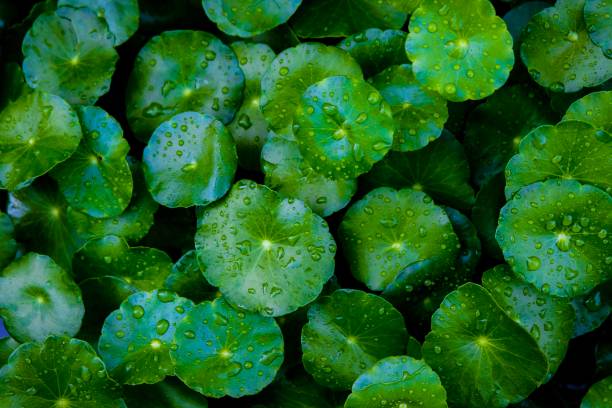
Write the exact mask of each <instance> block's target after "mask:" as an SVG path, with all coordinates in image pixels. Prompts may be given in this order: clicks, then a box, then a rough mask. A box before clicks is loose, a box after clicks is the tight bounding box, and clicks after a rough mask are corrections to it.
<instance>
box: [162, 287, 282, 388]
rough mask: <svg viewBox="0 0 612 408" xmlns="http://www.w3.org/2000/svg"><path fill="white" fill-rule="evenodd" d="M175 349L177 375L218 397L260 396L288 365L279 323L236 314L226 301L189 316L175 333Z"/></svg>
mask: <svg viewBox="0 0 612 408" xmlns="http://www.w3.org/2000/svg"><path fill="white" fill-rule="evenodd" d="M176 345H177V347H176V348H175V349H172V350H171V355H172V358H173V360H174V361H176V375H177V376H178V377H179V378H180V379H181V380H182V381H183V382H184V383H185V384H187V385H188V386H189V387H190V388H192V389H194V390H195V391H197V392H199V393H201V394H204V395H206V396H209V397H215V398H219V397H223V396H225V395H229V396H230V397H233V398H238V397H241V396H244V395H252V394H256V393H258V392H259V391H261V390H262V389H263V388H264V387H265V386H266V385H268V384H269V383H270V382H272V380H273V379H274V377H275V375H276V372H277V371H278V369H279V367H280V365H281V364H282V362H283V336H282V334H281V331H280V329H279V327H278V325H277V324H276V322H275V321H274V319H272V318H269V317H263V316H260V315H258V314H255V313H249V312H246V311H241V310H236V309H234V308H232V307H231V306H230V305H229V304H228V303H227V302H226V301H225V300H224V299H223V298H219V299H216V300H214V301H213V302H203V303H200V304H199V305H197V306H195V307H194V308H193V309H192V310H191V311H189V312H188V313H187V315H186V316H185V319H183V321H182V322H181V323H180V324H179V325H178V326H177V328H176Z"/></svg>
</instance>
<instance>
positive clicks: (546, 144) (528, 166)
mask: <svg viewBox="0 0 612 408" xmlns="http://www.w3.org/2000/svg"><path fill="white" fill-rule="evenodd" d="M611 156H612V137H611V136H610V135H609V134H608V133H605V132H603V131H598V130H596V129H595V128H594V127H592V126H591V125H589V124H588V123H584V122H578V121H574V120H571V121H565V122H561V123H559V124H558V125H556V126H550V125H546V126H540V127H538V128H536V129H534V130H533V131H532V132H531V133H529V134H528V135H527V136H526V137H525V138H524V139H523V140H522V141H521V144H520V145H519V152H518V154H517V155H515V156H514V157H512V159H510V162H509V163H508V165H507V166H506V197H507V198H510V197H512V194H514V193H515V192H517V191H518V190H519V189H520V188H521V187H524V186H527V185H529V184H532V183H535V182H536V181H541V180H546V179H549V178H560V179H573V180H578V181H580V182H581V183H586V184H592V185H594V186H597V187H599V188H601V189H604V190H605V191H607V192H612V180H610V174H612V160H610V157H611Z"/></svg>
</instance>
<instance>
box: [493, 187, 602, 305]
mask: <svg viewBox="0 0 612 408" xmlns="http://www.w3.org/2000/svg"><path fill="white" fill-rule="evenodd" d="M611 230H612V197H610V195H609V194H607V193H605V192H604V191H602V190H600V189H598V188H595V187H593V186H589V185H581V184H580V183H578V182H577V181H573V180H548V181H544V182H538V183H534V184H530V185H529V186H527V187H524V188H522V189H521V190H519V191H518V192H517V193H516V194H515V195H514V197H513V198H512V200H510V201H508V203H507V204H506V205H505V206H504V208H502V210H501V214H500V217H499V226H498V228H497V232H496V238H497V242H498V243H499V246H500V247H501V249H502V251H503V253H504V257H505V258H506V261H508V264H509V265H510V267H511V268H512V270H513V271H514V273H515V274H517V275H518V276H520V277H522V278H523V279H524V280H525V281H527V282H529V283H531V284H533V285H534V286H536V288H538V289H539V290H541V291H542V292H544V293H550V294H551V295H554V296H560V297H574V296H580V295H584V294H586V293H588V292H589V291H590V290H591V289H593V288H594V287H595V286H597V285H598V284H599V283H601V282H603V281H606V280H608V279H610V277H611V276H610V274H611V272H612V270H611V269H610V264H611V263H612V246H610V245H609V239H610V237H609V236H608V235H609V233H608V231H611Z"/></svg>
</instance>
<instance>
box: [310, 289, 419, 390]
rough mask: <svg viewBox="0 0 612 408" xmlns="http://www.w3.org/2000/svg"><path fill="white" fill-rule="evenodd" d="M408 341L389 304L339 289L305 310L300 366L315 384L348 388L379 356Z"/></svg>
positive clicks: (398, 351) (400, 320)
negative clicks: (301, 364) (301, 365)
mask: <svg viewBox="0 0 612 408" xmlns="http://www.w3.org/2000/svg"><path fill="white" fill-rule="evenodd" d="M407 341H408V332H407V331H406V327H405V324H404V318H403V317H402V315H401V314H400V313H399V312H398V311H397V310H396V309H395V308H394V307H393V306H392V305H391V304H390V303H389V302H387V301H386V300H384V299H383V298H381V297H379V296H376V295H373V294H370V293H366V292H362V291H360V290H351V289H340V290H337V291H335V292H334V293H332V294H331V295H330V296H324V297H322V298H321V299H320V300H319V301H318V302H317V303H316V304H314V305H313V306H311V307H310V309H309V310H308V323H307V324H306V325H304V327H303V328H302V352H303V355H302V362H303V364H304V368H305V369H306V371H307V372H308V373H310V374H311V375H312V376H313V377H314V379H315V380H316V381H317V382H318V383H319V384H321V385H325V386H327V387H329V388H332V389H340V390H341V389H349V388H350V387H351V384H353V382H354V381H355V380H356V379H357V377H359V375H361V374H362V373H363V372H364V371H365V370H366V369H368V368H369V367H372V366H373V365H374V364H375V363H376V362H377V361H378V360H380V359H381V358H383V357H387V356H392V355H399V354H402V353H403V352H404V350H405V344H406V342H407ZM332 350H333V352H330V351H332Z"/></svg>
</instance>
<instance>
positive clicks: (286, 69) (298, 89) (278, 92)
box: [260, 43, 363, 131]
mask: <svg viewBox="0 0 612 408" xmlns="http://www.w3.org/2000/svg"><path fill="white" fill-rule="evenodd" d="M334 75H346V76H348V77H354V78H362V77H363V75H362V73H361V68H359V65H358V64H357V62H356V61H355V60H354V59H353V58H352V57H351V56H350V55H349V54H348V53H347V52H346V51H343V50H340V49H339V48H336V47H331V46H326V45H323V44H319V43H304V44H300V45H298V46H296V47H292V48H288V49H286V50H284V51H283V52H281V53H280V54H278V55H277V56H276V58H275V59H274V61H272V65H270V68H269V69H268V71H267V72H266V73H265V74H264V75H263V77H262V79H261V101H260V106H261V111H262V112H263V115H264V116H265V118H266V120H267V121H268V124H269V125H270V127H271V128H272V130H277V131H278V130H281V129H283V128H286V127H288V126H291V124H292V122H293V114H294V112H295V109H296V108H297V106H298V105H299V102H300V97H301V96H302V94H303V93H304V92H305V91H306V89H307V88H308V87H309V86H310V85H312V84H314V83H317V82H319V81H321V80H322V79H324V78H327V77H330V76H334Z"/></svg>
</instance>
